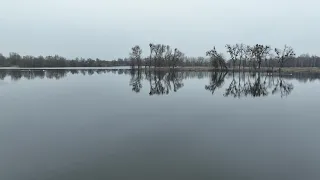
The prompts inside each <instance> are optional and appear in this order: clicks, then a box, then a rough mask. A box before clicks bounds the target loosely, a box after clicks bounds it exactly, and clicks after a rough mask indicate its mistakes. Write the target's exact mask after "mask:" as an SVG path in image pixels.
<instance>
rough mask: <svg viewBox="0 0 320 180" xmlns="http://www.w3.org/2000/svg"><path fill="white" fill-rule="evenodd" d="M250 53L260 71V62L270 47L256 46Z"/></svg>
mask: <svg viewBox="0 0 320 180" xmlns="http://www.w3.org/2000/svg"><path fill="white" fill-rule="evenodd" d="M251 51H252V55H253V57H254V59H255V60H256V62H257V63H258V68H259V69H260V68H261V63H262V60H263V59H264V57H265V56H266V55H267V54H268V53H269V52H270V46H264V45H260V44H256V45H255V46H254V47H253V48H251ZM254 68H256V67H254Z"/></svg>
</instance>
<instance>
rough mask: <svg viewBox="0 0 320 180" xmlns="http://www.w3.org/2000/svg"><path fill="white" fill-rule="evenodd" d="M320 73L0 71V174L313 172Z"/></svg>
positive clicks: (319, 169) (288, 175) (50, 177)
mask: <svg viewBox="0 0 320 180" xmlns="http://www.w3.org/2000/svg"><path fill="white" fill-rule="evenodd" d="M319 79H320V75H318V74H282V75H281V76H277V75H270V74H263V73H261V74H259V73H255V74H254V73H232V72H231V73H230V72H229V73H224V72H174V71H171V72H165V71H157V72H153V71H152V72H149V71H131V70H128V69H117V70H115V69H107V70H103V69H95V70H87V69H83V70H76V69H72V70H66V69H64V70H32V71H29V70H0V101H1V102H0V117H1V118H0V179H3V180H82V179H83V180H88V179H130V180H131V179H159V180H160V179H161V180H162V179H172V180H179V179H181V180H182V179H183V180H187V179H190V180H191V179H230V180H231V179H245V180H248V179H257V180H264V179H265V180H269V179H272V180H276V179H279V180H285V179H288V180H292V179H308V180H309V179H310V180H316V179H320V142H319V140H318V139H319V138H320V121H319V119H320V118H319V112H318V111H319V107H318V102H319V94H320V80H319Z"/></svg>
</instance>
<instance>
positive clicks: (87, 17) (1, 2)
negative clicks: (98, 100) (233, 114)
mask: <svg viewBox="0 0 320 180" xmlns="http://www.w3.org/2000/svg"><path fill="white" fill-rule="evenodd" d="M319 6H320V1H319V0H265V1H260V0H0V53H3V54H4V55H7V54H8V53H9V52H18V53H20V54H22V55H26V54H29V55H35V56H37V55H53V54H59V55H62V56H66V57H69V58H74V57H85V58H88V57H91V58H101V59H113V58H118V57H126V56H128V53H129V51H130V48H131V47H132V46H134V45H136V44H137V45H140V46H141V47H142V48H143V50H144V52H145V55H146V54H147V53H148V52H149V49H148V44H149V43H150V42H153V43H161V44H168V45H171V46H172V47H177V48H179V49H180V50H181V51H182V52H184V53H185V54H186V55H187V56H204V55H205V51H206V50H208V49H210V48H212V47H213V46H214V45H215V46H216V47H217V48H218V50H219V51H223V53H225V48H224V45H225V44H234V43H246V44H256V43H262V44H268V45H271V46H272V47H273V48H274V47H283V46H284V44H288V45H290V46H292V47H293V48H294V49H295V50H296V52H297V53H298V54H301V53H307V52H308V53H310V54H318V55H320V36H319V32H320V11H319Z"/></svg>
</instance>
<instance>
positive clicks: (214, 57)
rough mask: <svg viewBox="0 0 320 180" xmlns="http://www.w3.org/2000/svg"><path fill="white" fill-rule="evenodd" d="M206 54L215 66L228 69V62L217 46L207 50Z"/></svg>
mask: <svg viewBox="0 0 320 180" xmlns="http://www.w3.org/2000/svg"><path fill="white" fill-rule="evenodd" d="M206 56H209V57H210V61H211V65H212V66H213V67H214V68H216V69H217V68H221V69H226V70H228V67H227V63H226V61H225V59H224V58H223V55H222V54H219V53H218V52H217V50H216V47H213V49H212V50H210V51H207V52H206Z"/></svg>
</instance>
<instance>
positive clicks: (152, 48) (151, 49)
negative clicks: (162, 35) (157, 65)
mask: <svg viewBox="0 0 320 180" xmlns="http://www.w3.org/2000/svg"><path fill="white" fill-rule="evenodd" d="M149 47H150V57H149V69H150V67H151V63H152V54H153V52H154V44H152V43H150V44H149Z"/></svg>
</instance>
